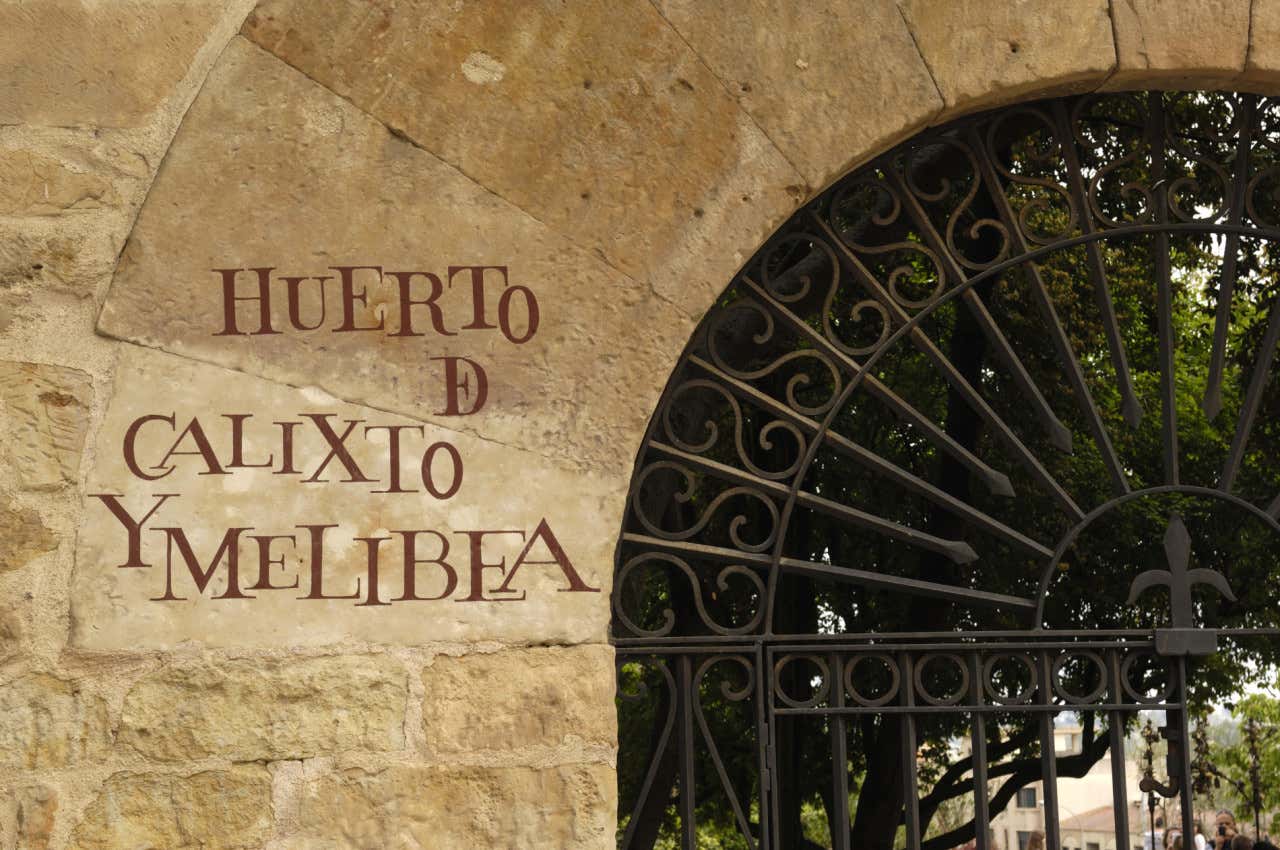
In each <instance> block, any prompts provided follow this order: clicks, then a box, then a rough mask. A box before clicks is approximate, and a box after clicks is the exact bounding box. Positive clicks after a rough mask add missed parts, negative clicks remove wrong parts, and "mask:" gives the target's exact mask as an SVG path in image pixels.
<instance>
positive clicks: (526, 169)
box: [244, 0, 807, 311]
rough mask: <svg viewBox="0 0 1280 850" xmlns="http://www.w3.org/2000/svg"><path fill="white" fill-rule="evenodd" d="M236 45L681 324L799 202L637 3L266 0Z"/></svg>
mask: <svg viewBox="0 0 1280 850" xmlns="http://www.w3.org/2000/svg"><path fill="white" fill-rule="evenodd" d="M244 33H245V34H246V35H247V36H248V37H249V38H251V39H253V40H254V41H256V42H257V43H259V44H261V45H262V46H263V47H265V48H266V49H268V50H270V51H271V52H273V53H275V54H276V55H277V56H279V57H281V58H282V59H284V60H285V61H286V62H288V63H289V64H291V65H293V66H295V67H297V68H299V69H301V70H302V71H304V72H305V73H306V74H308V75H309V76H310V77H312V78H313V79H315V80H318V81H319V82H320V83H321V84H323V85H325V86H327V87H329V88H331V89H333V90H334V91H336V92H338V93H339V94H341V95H342V96H343V97H346V98H349V99H350V100H351V101H352V102H353V103H355V104H356V105H357V106H359V107H361V108H362V109H365V110H368V111H369V112H370V113H372V114H374V115H376V116H377V117H379V118H380V119H381V120H383V121H385V122H386V123H387V124H389V125H391V126H393V127H396V128H398V129H399V130H401V131H403V132H404V133H405V134H406V135H407V136H408V137H409V138H411V139H413V140H414V142H415V143H417V144H419V145H421V146H422V147H424V148H426V149H427V150H430V151H431V152H433V153H435V154H437V155H439V156H440V157H441V158H442V159H444V160H445V161H447V162H449V163H452V164H453V165H456V166H457V167H458V168H459V169H461V170H462V171H463V172H464V173H466V174H467V175H469V176H471V177H473V178H474V179H475V180H477V181H478V182H479V183H480V184H481V185H483V186H485V187H486V188H488V189H491V190H493V191H494V192H496V193H497V194H499V195H500V196H502V197H503V198H506V199H508V200H510V201H512V202H513V203H515V204H516V205H517V206H519V207H520V208H521V209H524V210H526V211H528V212H529V213H530V214H531V215H533V216H534V217H535V218H537V219H538V220H539V221H543V222H546V223H547V224H549V225H550V226H551V227H552V228H553V229H555V230H558V231H560V232H561V233H565V234H568V235H570V236H571V237H572V238H573V239H574V240H575V241H577V242H579V243H580V244H584V245H587V246H588V247H590V248H591V249H592V250H595V251H598V252H600V253H601V254H602V255H603V256H605V257H607V258H608V259H609V261H610V262H611V263H613V264H614V265H616V266H618V267H620V268H622V269H623V270H625V271H627V272H628V273H630V274H632V275H635V276H639V277H645V278H648V279H650V280H652V281H653V283H654V285H655V286H656V287H658V288H659V291H662V292H663V293H664V294H667V295H668V296H669V297H671V298H672V300H673V301H675V302H676V303H677V304H678V305H680V306H681V307H682V308H684V305H685V304H690V305H693V309H696V310H698V311H700V310H702V309H704V308H705V306H706V299H708V298H710V297H711V295H712V293H711V292H708V291H706V289H705V286H706V285H707V283H706V280H707V278H708V277H709V278H710V280H711V281H713V284H712V285H713V286H714V291H715V292H718V291H719V290H721V289H723V288H724V286H725V285H726V284H727V283H728V279H729V276H730V275H731V274H732V273H733V271H735V270H736V267H737V265H739V264H740V263H741V262H743V261H744V260H745V259H746V256H743V257H741V258H740V259H738V260H737V262H736V263H735V262H732V260H731V259H730V256H731V254H732V252H734V251H738V252H746V253H750V251H751V250H753V249H754V248H755V247H756V246H757V245H758V244H759V241H760V240H762V239H763V238H764V237H765V236H766V235H767V233H760V232H759V229H760V227H759V225H760V222H761V221H762V220H776V218H777V217H778V216H780V215H783V214H785V213H787V212H789V211H791V210H792V209H794V208H795V206H796V205H797V204H798V203H799V202H800V201H801V200H803V199H804V197H805V196H806V195H807V191H806V190H805V188H804V186H803V180H802V178H801V177H800V175H799V174H797V173H796V171H795V170H794V169H793V168H792V167H791V166H790V165H789V164H788V163H787V162H786V160H785V158H784V157H783V156H782V155H781V154H780V153H779V152H778V151H777V149H776V148H774V147H773V145H772V143H770V142H769V140H768V139H767V138H766V137H765V136H764V134H763V133H761V131H760V130H759V128H758V127H757V126H756V125H755V123H754V122H752V121H751V120H750V119H749V117H748V116H746V115H745V114H744V113H743V112H742V111H741V109H740V108H739V106H738V104H737V103H736V102H735V101H734V99H733V98H732V97H730V96H729V94H728V93H726V92H725V90H724V88H723V86H722V85H721V84H720V81H719V80H718V79H716V77H715V75H714V74H712V73H711V72H710V71H709V70H708V69H707V67H706V66H705V65H704V64H703V62H702V60H701V59H700V57H699V56H698V55H697V54H695V53H694V51H692V50H690V49H689V48H688V46H687V45H686V44H685V43H684V42H683V40H682V39H681V38H680V36H679V34H677V33H676V32H674V31H673V30H672V29H671V27H670V26H668V25H667V23H666V22H665V21H664V20H663V18H662V17H661V15H660V14H658V12H657V11H656V10H655V9H654V8H653V6H652V5H651V4H650V3H648V2H643V0H616V2H608V3H599V2H590V3H588V2H576V3H573V4H572V5H571V6H570V7H566V6H565V5H564V4H562V3H559V2H553V0H537V2H528V3H520V4H518V5H517V6H514V7H511V6H509V5H503V6H495V5H492V4H484V3H462V4H442V3H437V2H434V0H413V2H403V3H396V4H384V5H381V6H378V7H376V8H375V9H370V8H369V7H367V6H363V5H356V4H348V3H326V4H317V3H310V2H306V0H270V2H267V3H263V4H261V5H259V6H258V8H257V9H256V10H255V11H254V13H253V14H252V15H250V17H249V18H248V20H247V21H246V23H245V27H244ZM424 44H430V45H431V49H430V50H423V49H422V45H424ZM393 68H394V72H392V71H391V70H390V69H393ZM709 224H714V227H715V232H716V233H717V235H718V241H719V243H720V244H718V245H714V246H713V247H712V249H711V250H708V249H707V248H706V247H705V245H703V244H702V243H701V241H700V240H699V239H698V232H699V231H701V230H702V229H703V228H704V227H706V226H708V225H709ZM713 241H717V240H713ZM722 252H723V253H722ZM726 264H728V267H725V266H726ZM690 292H693V293H698V294H699V297H698V298H696V299H694V300H693V301H690V300H689V298H688V295H689V293H690Z"/></svg>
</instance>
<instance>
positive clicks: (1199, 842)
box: [1188, 821, 1209, 850]
mask: <svg viewBox="0 0 1280 850" xmlns="http://www.w3.org/2000/svg"><path fill="white" fill-rule="evenodd" d="M1195 839H1196V850H1205V847H1207V846H1208V845H1209V841H1208V839H1206V838H1205V837H1204V824H1202V823H1200V821H1196V834H1195ZM1188 850H1189V848H1188Z"/></svg>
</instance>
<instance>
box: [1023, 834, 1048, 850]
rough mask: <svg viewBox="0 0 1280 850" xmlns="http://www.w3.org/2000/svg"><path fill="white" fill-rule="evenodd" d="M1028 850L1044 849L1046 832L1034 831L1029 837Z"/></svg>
mask: <svg viewBox="0 0 1280 850" xmlns="http://www.w3.org/2000/svg"><path fill="white" fill-rule="evenodd" d="M1027 850H1044V833H1043V832H1038V831H1037V832H1033V833H1031V837H1030V838H1028V839H1027Z"/></svg>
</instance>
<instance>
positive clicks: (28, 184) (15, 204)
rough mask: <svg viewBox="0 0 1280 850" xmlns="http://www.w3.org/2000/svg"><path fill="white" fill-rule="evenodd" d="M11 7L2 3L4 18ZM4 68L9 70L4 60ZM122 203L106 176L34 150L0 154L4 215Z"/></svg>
mask: <svg viewBox="0 0 1280 850" xmlns="http://www.w3.org/2000/svg"><path fill="white" fill-rule="evenodd" d="M7 5H8V4H5V3H0V17H2V16H3V11H2V10H3V9H5V8H6V7H7ZM2 31H3V29H0V32H2ZM0 67H7V66H5V65H4V64H3V60H0ZM2 123H4V121H3V119H0V124H2ZM118 202H119V198H118V196H117V195H116V192H115V190H114V189H113V188H112V185H111V182H110V180H109V179H108V178H107V176H106V175H104V174H102V173H98V172H95V171H92V170H90V171H83V170H77V169H74V168H72V167H70V166H69V165H68V164H67V163H65V162H62V161H60V160H58V159H54V158H53V157H51V156H48V155H46V154H43V153H39V152H36V151H32V150H26V149H23V148H11V149H7V150H0V215H14V216H40V215H56V214H58V213H64V212H75V211H80V210H94V209H100V208H102V207H104V206H112V205H114V204H116V203H118Z"/></svg>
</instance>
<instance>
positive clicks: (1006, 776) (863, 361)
mask: <svg viewBox="0 0 1280 850" xmlns="http://www.w3.org/2000/svg"><path fill="white" fill-rule="evenodd" d="M1278 116H1280V112H1277V104H1275V103H1273V102H1272V101H1270V100H1268V99H1262V98H1257V97H1255V96H1252V95H1241V94H1230V93H1212V94H1210V93H1196V92H1192V93H1160V92H1146V93H1121V94H1112V95H1089V96H1085V97H1080V98H1063V99H1057V100H1051V101H1041V102H1037V103H1031V104H1019V105H1015V106H1011V107H1008V108H1005V109H1001V110H999V111H995V112H992V113H987V114H983V115H979V116H974V117H970V118H966V119H963V120H961V121H958V122H956V123H953V124H950V125H947V126H945V127H943V128H940V129H938V130H934V131H929V132H928V133H926V134H923V135H922V136H919V137H917V138H915V139H913V140H911V141H910V142H908V143H906V144H905V145H902V146H899V147H898V148H895V149H894V150H892V151H890V152H888V153H886V154H885V155H883V156H881V157H879V158H878V159H876V160H875V161H874V162H872V163H870V164H869V165H867V166H865V167H863V168H861V169H859V170H858V171H856V172H854V173H853V174H851V175H849V176H848V177H846V178H844V179H842V180H841V181H839V182H838V183H837V184H836V185H834V186H832V187H831V188H830V189H828V190H827V191H826V192H824V193H823V194H822V195H821V196H819V197H818V198H817V199H815V200H814V201H813V202H812V203H810V204H809V205H807V206H806V207H805V208H803V209H801V210H800V211H799V212H798V213H797V214H796V215H795V216H794V217H793V218H792V219H791V220H790V221H789V222H788V223H787V224H786V225H785V226H783V227H782V228H781V229H780V230H779V231H778V233H777V234H775V236H774V237H773V238H772V239H770V241H769V242H768V243H767V244H766V245H765V246H764V247H763V248H762V249H761V250H760V251H759V252H758V253H757V254H756V256H755V257H753V258H752V259H751V260H750V261H749V262H748V263H747V264H746V266H744V268H743V269H742V271H741V272H740V273H739V274H738V275H737V277H736V278H735V279H734V281H733V282H732V284H731V285H730V287H729V288H728V289H727V290H726V291H725V293H724V295H723V296H722V297H721V299H720V300H719V301H718V303H717V306H716V307H715V308H714V309H713V310H712V311H711V312H710V313H709V314H708V315H707V317H706V318H705V319H704V321H703V322H702V324H701V325H700V327H699V329H698V330H697V332H696V333H695V335H694V337H693V339H692V341H691V342H690V345H689V347H688V349H687V350H686V352H685V355H684V356H683V358H682V360H681V362H680V365H679V366H678V368H677V369H676V371H675V373H674V374H673V376H672V378H671V381H670V382H669V384H668V385H667V388H666V390H665V392H664V394H663V398H662V400H661V402H660V404H659V407H658V410H657V413H656V414H655V416H654V418H653V421H652V423H651V425H650V428H649V430H648V433H647V435H646V439H645V442H644V445H643V447H642V449H641V452H640V456H639V459H638V461H637V466H636V470H635V473H634V476H633V479H632V489H631V501H630V506H629V512H628V515H627V518H626V520H625V523H624V528H623V531H622V535H621V538H620V540H619V545H618V557H617V570H616V573H615V580H614V594H613V603H614V633H613V634H614V643H615V645H616V647H617V649H618V655H619V671H620V672H619V681H620V686H621V687H620V690H621V696H620V706H621V707H620V740H621V747H622V752H621V756H620V762H619V774H620V780H619V781H620V788H621V790H622V794H621V798H620V803H621V805H620V841H621V844H622V846H624V847H628V848H632V847H643V848H646V849H647V848H649V847H653V846H657V842H659V841H663V840H666V841H673V842H677V843H678V845H679V846H683V847H689V848H692V847H695V846H701V845H699V844H698V841H699V840H700V838H699V836H700V835H705V834H706V833H707V830H705V829H704V830H702V831H701V832H700V828H699V822H700V821H701V822H703V823H704V824H713V825H715V827H716V828H717V832H716V835H717V836H718V837H717V839H716V840H722V839H723V840H724V841H728V842H730V843H729V844H725V845H724V846H748V847H762V848H763V847H777V848H793V847H815V846H816V847H832V848H852V847H857V848H863V847H866V848H873V847H884V848H888V847H893V846H895V842H898V845H897V846H903V845H905V846H907V847H910V848H915V847H926V848H939V850H941V848H949V847H955V846H959V845H961V844H963V843H964V842H966V841H970V840H972V841H973V842H974V844H975V846H976V847H978V848H984V850H985V848H987V847H989V846H991V845H992V841H991V837H990V835H989V832H988V826H989V823H990V820H991V818H992V817H994V816H995V815H996V814H998V813H999V812H1000V811H1001V810H1002V809H1004V808H1005V807H1006V806H1007V805H1008V804H1009V803H1010V801H1011V800H1012V799H1013V798H1014V797H1015V796H1016V795H1017V793H1018V792H1019V790H1021V789H1023V788H1024V787H1027V786H1028V785H1029V784H1031V783H1033V782H1036V783H1041V785H1040V786H1039V787H1042V788H1043V795H1044V811H1045V815H1044V819H1043V820H1044V824H1045V830H1046V832H1047V836H1046V838H1047V842H1048V846H1049V847H1051V848H1058V847H1061V846H1063V844H1062V841H1061V839H1060V836H1059V834H1058V822H1059V821H1058V816H1057V808H1058V804H1057V794H1056V789H1057V780H1058V777H1059V776H1068V775H1083V774H1084V773H1087V772H1088V771H1090V770H1091V769H1093V768H1094V766H1095V765H1097V764H1098V763H1099V762H1100V761H1101V760H1102V759H1103V758H1104V757H1108V758H1110V760H1111V763H1112V765H1113V770H1112V776H1111V790H1112V800H1113V806H1112V815H1111V821H1112V827H1113V832H1114V839H1115V841H1116V846H1128V845H1129V841H1130V836H1131V834H1132V833H1131V829H1130V827H1131V824H1130V823H1129V815H1128V803H1129V800H1130V797H1131V793H1130V792H1131V791H1132V790H1134V789H1130V788H1129V787H1128V780H1127V778H1126V775H1125V771H1124V769H1123V753H1124V750H1125V738H1126V735H1127V733H1128V731H1129V730H1130V729H1131V727H1132V725H1133V724H1134V723H1135V722H1136V720H1137V718H1138V717H1139V713H1140V712H1143V711H1151V710H1156V709H1158V710H1159V711H1161V712H1163V720H1162V724H1163V733H1164V737H1165V739H1166V740H1167V742H1168V745H1167V746H1168V757H1167V759H1166V763H1165V764H1164V765H1158V766H1156V768H1153V770H1152V771H1151V773H1150V775H1149V776H1148V777H1146V778H1145V780H1144V782H1143V783H1142V785H1143V788H1142V790H1143V791H1146V792H1149V793H1153V794H1158V795H1161V796H1164V797H1167V798H1170V799H1176V800H1177V801H1178V802H1177V805H1178V806H1179V807H1180V810H1181V811H1180V818H1181V821H1182V823H1183V824H1185V825H1187V826H1188V828H1189V825H1190V823H1191V821H1192V820H1193V819H1194V812H1193V807H1192V803H1193V792H1192V786H1193V780H1194V776H1193V773H1194V770H1193V764H1192V747H1191V742H1190V735H1189V725H1190V718H1191V717H1192V715H1193V714H1195V713H1196V712H1197V711H1199V710H1201V709H1203V708H1204V707H1205V706H1206V705H1208V704H1210V703H1212V702H1214V701H1215V700H1218V701H1220V700H1221V699H1222V698H1223V696H1224V694H1227V693H1230V692H1231V691H1232V689H1233V688H1235V687H1236V686H1237V685H1238V683H1239V679H1240V677H1241V670H1243V669H1245V667H1246V666H1247V665H1251V667H1250V668H1249V669H1253V670H1259V669H1266V668H1268V667H1269V666H1270V665H1273V664H1275V663H1276V661H1277V660H1280V641H1278V640H1277V635H1280V632H1277V630H1276V626H1277V622H1276V620H1277V616H1276V607H1277V601H1278V599H1280V586H1278V583H1277V581H1276V580H1275V575H1276V567H1275V560H1276V559H1275V555H1274V553H1275V552H1276V551H1277V548H1276V541H1277V539H1278V538H1275V537H1273V536H1272V535H1275V534H1276V533H1277V532H1278V531H1280V525H1277V521H1276V517H1277V514H1278V513H1280V498H1278V494H1280V470H1276V469H1275V468H1274V467H1273V465H1272V464H1271V463H1270V462H1269V461H1268V458H1269V457H1271V456H1273V455H1274V453H1275V451H1276V448H1277V446H1276V445H1275V441H1276V440H1277V439H1280V433H1277V432H1276V431H1275V430H1274V428H1273V426H1272V425H1271V422H1272V421H1273V420H1274V417H1273V416H1269V415H1268V414H1269V413H1270V412H1272V411H1275V410H1277V409H1280V387H1278V386H1276V382H1274V381H1272V380H1271V377H1272V375H1273V374H1274V371H1275V363H1274V355H1275V349H1276V346H1277V343H1278V342H1280V310H1275V309H1273V305H1274V304H1275V303H1276V298H1277V294H1278V293H1280V287H1278V285H1277V281H1276V279H1275V277H1274V274H1273V272H1272V270H1271V268H1272V261H1273V254H1272V251H1273V249H1272V248H1271V245H1272V243H1273V242H1274V240H1275V239H1276V238H1277V236H1280V227H1278V226H1277V222H1280V199H1278V198H1277V196H1276V194H1275V190H1276V188H1277V186H1278V185H1280V180H1277V178H1280V133H1277V127H1276V118H1277V117H1278ZM1064 718H1072V719H1075V720H1078V721H1079V724H1080V727H1081V742H1080V744H1079V746H1078V750H1073V751H1072V752H1069V753H1059V752H1058V746H1057V743H1056V738H1055V724H1058V723H1060V722H1062V721H1063V720H1064ZM962 740H963V741H966V742H967V743H966V744H964V745H963V746H961V745H960V744H959V743H958V742H960V741H962ZM966 805H967V806H968V807H969V808H966ZM953 809H954V810H955V811H952V810H953ZM956 811H958V812H959V814H955V812H956ZM946 817H951V818H952V819H953V820H954V821H955V822H954V823H951V822H949V821H948V822H945V823H944V818H946ZM734 842H736V843H734Z"/></svg>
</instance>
